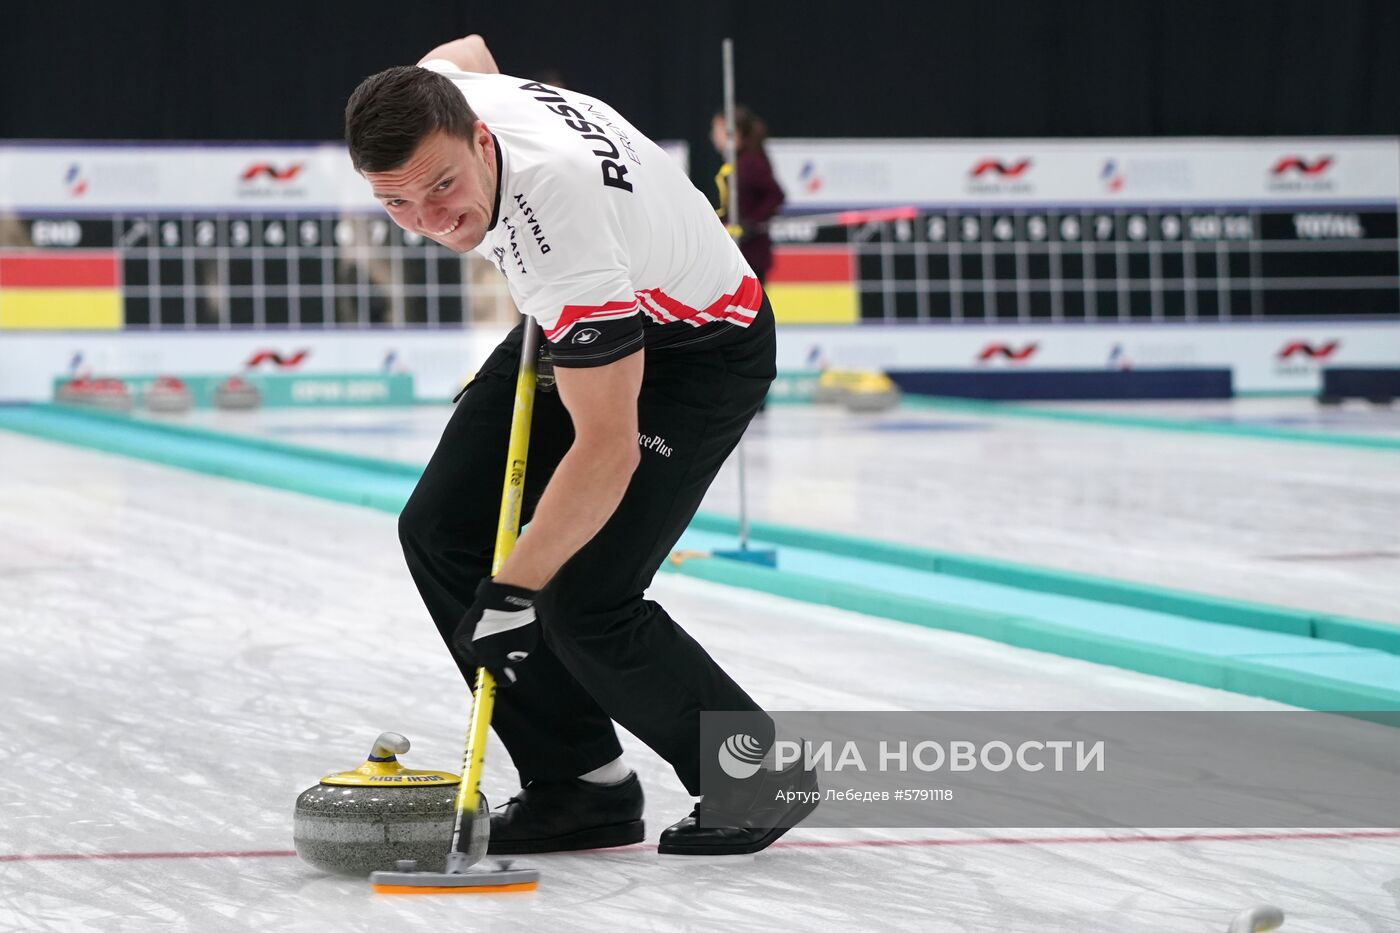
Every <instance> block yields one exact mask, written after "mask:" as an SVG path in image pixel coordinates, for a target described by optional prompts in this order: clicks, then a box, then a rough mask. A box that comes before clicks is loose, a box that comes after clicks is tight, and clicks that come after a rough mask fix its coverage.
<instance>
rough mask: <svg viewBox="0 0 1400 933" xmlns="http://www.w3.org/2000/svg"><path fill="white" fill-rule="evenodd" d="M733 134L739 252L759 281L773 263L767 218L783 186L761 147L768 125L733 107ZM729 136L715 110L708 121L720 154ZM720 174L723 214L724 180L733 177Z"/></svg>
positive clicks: (775, 207)
mask: <svg viewBox="0 0 1400 933" xmlns="http://www.w3.org/2000/svg"><path fill="white" fill-rule="evenodd" d="M734 136H735V140H734V143H735V149H736V150H737V153H738V155H737V156H736V159H735V161H736V162H737V163H738V164H737V165H736V166H735V169H736V171H737V173H738V176H739V186H738V187H739V228H740V230H741V231H742V232H741V233H740V235H739V251H740V252H741V253H743V254H744V258H745V259H747V260H748V262H749V266H750V268H752V269H753V271H754V274H755V275H757V276H758V281H759V283H760V284H762V282H763V281H764V280H765V279H766V278H767V277H768V270H769V269H770V268H772V266H773V241H772V240H770V239H769V238H768V221H769V220H771V219H772V218H773V216H774V215H775V214H777V213H778V208H780V207H782V206H783V200H784V195H783V189H782V186H781V185H779V184H778V180H777V179H776V178H774V177H773V166H772V164H771V163H769V161H768V152H767V150H766V149H764V148H763V143H764V141H765V140H767V138H768V127H767V126H766V125H764V122H763V120H762V119H761V118H760V117H759V116H758V115H757V114H755V113H754V112H753V111H752V110H750V109H749V108H747V107H743V106H740V107H735V108H734ZM728 138H729V134H728V133H727V132H726V130H725V125H724V114H722V113H717V114H715V116H714V119H713V120H712V121H711V122H710V142H712V143H713V144H714V147H715V149H716V150H718V152H719V154H720V155H721V156H723V155H724V150H725V143H726V142H727V141H728ZM721 177H722V180H721V182H720V183H721V186H722V187H721V190H720V212H721V214H723V213H724V212H725V210H726V205H727V204H728V203H729V202H728V197H729V190H727V189H729V188H732V185H727V184H726V182H727V181H728V178H732V177H733V176H728V178H725V177H724V176H721ZM725 219H726V220H727V218H725Z"/></svg>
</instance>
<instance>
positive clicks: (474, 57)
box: [418, 34, 501, 75]
mask: <svg viewBox="0 0 1400 933" xmlns="http://www.w3.org/2000/svg"><path fill="white" fill-rule="evenodd" d="M433 58H440V59H442V60H443V61H449V62H451V63H452V64H454V65H456V66H457V67H458V68H460V69H461V70H462V71H470V72H474V73H476V74H484V75H494V74H500V73H501V69H499V68H497V67H496V59H495V58H493V57H492V56H491V50H490V49H488V48H487V47H486V40H485V39H483V38H481V36H478V35H475V34H473V35H470V36H465V37H464V38H461V39H453V40H452V41H451V42H444V43H443V44H442V45H440V46H438V47H437V48H435V49H433V50H432V51H431V52H429V53H428V54H427V55H424V56H423V57H422V58H421V59H419V60H418V64H420V65H421V64H423V62H426V61H428V60H429V59H433Z"/></svg>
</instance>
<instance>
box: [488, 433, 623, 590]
mask: <svg viewBox="0 0 1400 933" xmlns="http://www.w3.org/2000/svg"><path fill="white" fill-rule="evenodd" d="M639 459H640V452H639V451H638V449H637V441H636V438H635V437H629V438H625V439H623V438H608V439H606V440H599V441H595V442H592V443H587V442H585V443H580V442H579V441H575V442H574V444H573V446H572V447H570V448H569V451H568V453H566V454H565V455H564V457H563V459H562V460H560V461H559V466H558V467H557V468H555V471H554V475H553V476H552V477H550V480H549V485H548V486H546V487H545V490H544V494H543V495H542V496H540V501H539V505H537V506H536V507H535V514H534V517H533V518H532V519H531V521H530V527H529V529H527V530H526V532H525V533H524V534H523V535H521V536H520V541H519V542H518V543H517V544H516V546H515V550H513V551H512V552H511V555H510V557H509V558H507V559H506V562H505V565H504V566H503V567H502V568H501V572H500V573H498V574H496V581H497V582H499V583H508V584H510V585H512V586H523V587H526V588H528V589H532V590H538V589H540V588H541V587H543V586H544V585H545V584H546V583H548V582H549V581H550V580H551V579H552V578H553V577H554V575H555V574H556V573H557V572H558V571H559V568H560V567H562V566H564V563H565V561H567V560H568V559H569V558H570V557H573V556H574V554H575V553H576V552H577V551H578V550H579V548H581V547H583V546H584V545H585V544H587V543H588V542H589V541H591V540H592V539H593V536H594V535H596V534H597V533H598V530H599V529H600V528H602V527H603V525H604V524H605V523H606V522H607V520H608V519H609V518H611V517H612V514H613V512H615V511H616V510H617V504H618V503H619V502H621V501H622V496H623V493H625V492H626V491H627V484H628V483H629V482H630V481H631V479H632V471H633V470H635V469H636V468H637V462H638V460H639ZM526 469H528V466H527V467H526Z"/></svg>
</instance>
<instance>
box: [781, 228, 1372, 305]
mask: <svg viewBox="0 0 1400 933" xmlns="http://www.w3.org/2000/svg"><path fill="white" fill-rule="evenodd" d="M910 214H911V215H912V216H908V217H901V218H899V219H893V220H882V221H878V222H872V223H859V224H854V225H834V224H821V223H813V222H810V221H804V220H802V218H801V217H800V216H797V217H793V218H790V219H785V220H782V221H779V222H778V223H776V224H774V225H773V227H772V232H773V235H774V238H775V240H776V241H777V242H778V243H780V244H791V245H792V246H793V247H796V245H797V244H813V245H817V246H822V245H831V246H837V247H844V248H846V249H848V250H849V251H850V253H851V255H852V257H853V261H854V271H855V281H856V283H857V291H858V295H859V318H860V320H861V321H899V322H903V323H916V322H931V323H933V322H953V323H960V322H976V321H995V322H1001V323H1017V322H1034V323H1061V322H1093V323H1113V322H1198V321H1199V322H1213V321H1251V320H1277V319H1286V318H1291V317H1299V316H1329V317H1334V316H1337V317H1340V316H1345V317H1358V318H1365V317H1377V318H1386V317H1389V318H1392V319H1395V320H1397V321H1400V287H1397V285H1398V284H1400V240H1397V230H1396V209H1395V205H1394V204H1390V205H1374V206H1371V207H1369V208H1358V207H1356V206H1353V205H1344V206H1340V207H1336V206H1322V207H1318V208H1313V207H1302V208H1288V207H1272V208H1270V207H1260V206H1230V205H1218V206H1201V205H1181V206H1171V205H1167V206H1160V205H1154V206H1137V207H1120V206H1116V205H1111V206H1102V207H1095V208H1066V207H1048V206H1047V207H1040V208H1036V207H1025V208H1003V209H997V208H995V207H993V208H976V209H974V208H969V207H965V206H964V207H955V208H949V209H937V208H932V209H930V208H923V209H916V210H913V211H910Z"/></svg>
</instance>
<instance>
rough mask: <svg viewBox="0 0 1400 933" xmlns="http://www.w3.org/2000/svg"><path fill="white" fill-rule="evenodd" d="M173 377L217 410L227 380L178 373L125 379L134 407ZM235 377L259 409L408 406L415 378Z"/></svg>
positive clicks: (195, 404)
mask: <svg viewBox="0 0 1400 933" xmlns="http://www.w3.org/2000/svg"><path fill="white" fill-rule="evenodd" d="M172 375H173V376H174V377H175V378H176V379H178V380H179V382H180V385H181V387H182V388H184V389H185V390H187V391H188V392H189V398H190V403H191V405H190V407H192V408H216V407H218V406H217V404H216V402H215V396H216V394H217V392H218V389H219V386H220V385H221V384H223V383H224V382H225V381H226V380H227V379H228V378H229V377H227V376H190V375H184V374H179V373H174V374H163V375H144V376H123V377H121V381H122V382H123V383H125V385H126V388H127V390H128V391H129V392H130V393H131V395H132V397H133V398H134V400H135V403H136V405H138V406H139V405H143V404H146V401H145V400H146V398H147V396H149V395H150V394H151V390H152V389H153V388H155V386H156V384H157V383H158V382H160V381H161V380H162V379H167V378H170V376H172ZM238 375H239V378H240V379H242V380H243V381H244V382H245V383H247V385H248V386H249V387H250V388H251V389H252V390H253V391H254V392H256V394H257V398H258V406H257V407H261V408H360V407H373V406H379V405H397V406H404V405H412V404H413V403H414V394H413V376H412V374H410V373H389V374H387V375H384V374H375V375H360V374H344V375H332V374H326V375H303V376H282V375H276V374H268V373H265V374H257V373H240V374H238ZM73 381H74V379H73V378H71V377H66V376H61V377H55V379H54V381H53V393H54V398H56V399H58V400H59V401H63V399H62V397H61V395H60V393H61V391H62V390H63V389H64V388H65V387H66V386H68V385H69V384H70V383H72V382H73Z"/></svg>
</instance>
